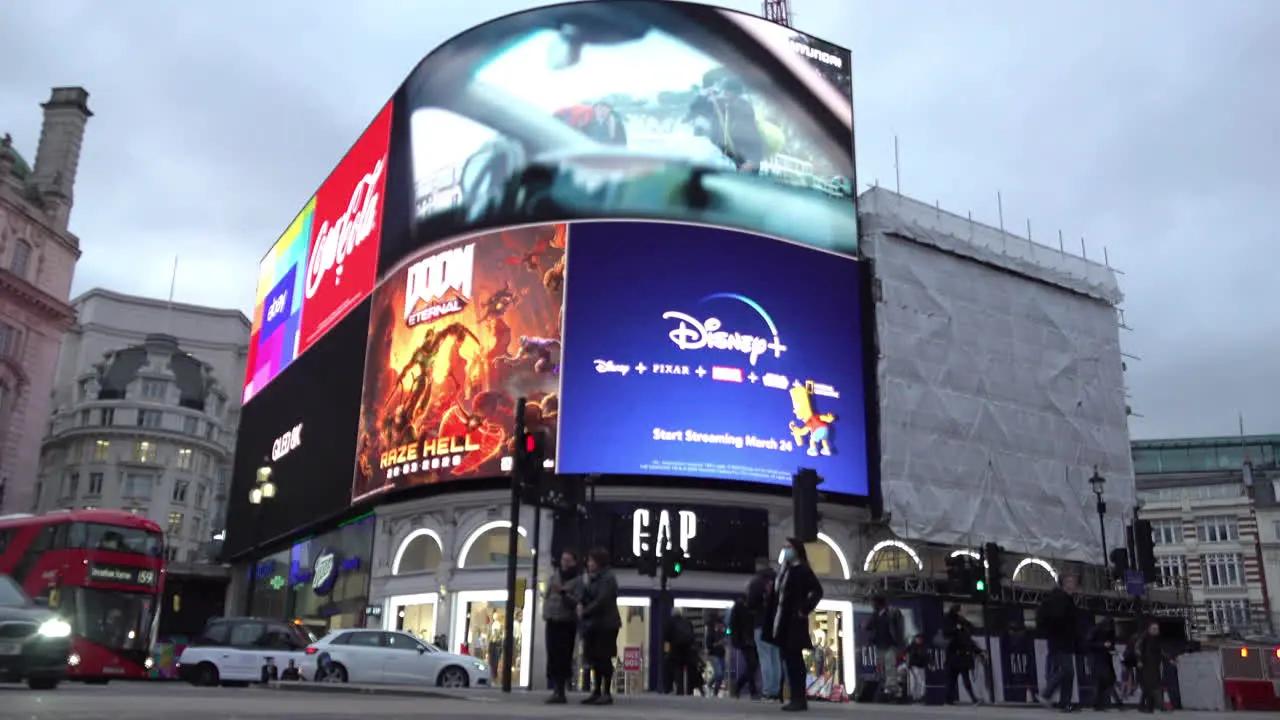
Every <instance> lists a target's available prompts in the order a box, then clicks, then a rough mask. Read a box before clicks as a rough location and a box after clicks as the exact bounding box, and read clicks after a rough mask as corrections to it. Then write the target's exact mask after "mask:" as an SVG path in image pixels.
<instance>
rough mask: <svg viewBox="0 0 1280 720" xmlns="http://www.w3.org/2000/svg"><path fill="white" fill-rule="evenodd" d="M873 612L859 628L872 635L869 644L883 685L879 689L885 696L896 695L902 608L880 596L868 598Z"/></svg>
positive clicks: (902, 640) (903, 623)
mask: <svg viewBox="0 0 1280 720" xmlns="http://www.w3.org/2000/svg"><path fill="white" fill-rule="evenodd" d="M871 606H872V608H873V612H872V615H871V617H870V618H868V619H867V622H866V623H864V624H863V627H862V629H863V630H865V631H867V633H868V634H869V635H870V636H871V647H873V648H875V650H876V665H877V666H878V667H881V668H882V669H883V670H882V672H881V673H880V676H881V678H882V681H883V683H884V685H883V686H882V687H881V688H880V691H881V692H882V693H883V694H884V696H885V697H890V698H892V697H898V696H899V694H900V692H899V687H898V673H897V669H898V656H899V655H901V654H902V651H903V649H904V648H905V647H906V642H905V632H906V631H905V626H906V621H905V620H904V619H903V617H902V611H901V610H899V609H898V608H896V607H893V606H891V605H890V604H889V601H888V600H886V599H885V597H884V596H883V595H876V596H875V597H873V598H872V599H871Z"/></svg>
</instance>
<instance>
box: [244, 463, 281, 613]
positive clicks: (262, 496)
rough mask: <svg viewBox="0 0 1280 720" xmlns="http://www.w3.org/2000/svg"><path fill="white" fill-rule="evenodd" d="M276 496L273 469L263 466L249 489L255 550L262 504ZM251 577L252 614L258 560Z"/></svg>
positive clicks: (249, 600) (247, 604) (249, 601)
mask: <svg viewBox="0 0 1280 720" xmlns="http://www.w3.org/2000/svg"><path fill="white" fill-rule="evenodd" d="M275 496H276V484H275V483H274V482H272V481H271V468H270V467H269V466H266V465H263V466H262V467H260V468H258V471H257V473H255V474H254V478H253V487H252V488H250V489H249V503H250V504H251V505H253V506H254V507H255V508H256V510H255V512H254V523H253V525H254V530H253V536H252V539H253V545H252V547H253V549H254V550H256V549H257V547H258V538H259V533H260V532H261V531H260V530H259V528H260V527H261V526H262V504H263V503H264V502H267V501H269V500H271V499H273V498H274V497H275ZM251 577H252V578H253V579H252V581H251V582H250V583H249V587H248V590H249V593H248V597H247V598H246V599H245V607H246V608H247V609H249V610H250V612H252V610H253V589H254V585H255V584H256V583H257V582H258V571H257V561H256V560H255V561H254V571H253V574H252V575H251Z"/></svg>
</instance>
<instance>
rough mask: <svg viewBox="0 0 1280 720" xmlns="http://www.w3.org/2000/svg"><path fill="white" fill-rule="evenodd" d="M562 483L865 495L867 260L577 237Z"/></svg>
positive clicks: (603, 235)
mask: <svg viewBox="0 0 1280 720" xmlns="http://www.w3.org/2000/svg"><path fill="white" fill-rule="evenodd" d="M566 274H567V283H566V288H565V309H564V346H563V353H562V367H561V393H562V396H561V406H560V408H561V409H560V432H559V453H558V457H557V471H558V472H560V473H569V474H572V473H600V474H640V475H643V474H648V475H668V476H676V477H700V478H723V479H726V480H741V481H749V482H756V483H768V484H772V485H790V484H791V477H792V475H793V474H794V473H795V472H796V470H798V469H799V468H802V467H806V468H813V469H814V470H817V471H818V473H819V474H820V475H822V476H823V477H824V478H825V480H826V482H825V483H824V484H823V486H822V489H823V491H824V492H832V493H847V494H852V495H867V441H866V437H867V434H866V412H865V410H866V408H865V406H864V386H863V365H862V362H863V358H862V332H861V327H860V325H861V312H860V307H859V305H860V302H861V295H860V293H859V287H858V285H859V277H860V276H859V268H858V266H857V261H855V260H852V259H850V258H846V257H842V256H837V255H834V254H831V253H826V252H822V251H819V250H813V249H810V248H806V247H803V246H800V245H793V244H790V243H786V242H783V241H780V240H774V239H770V238H766V237H761V236H758V235H751V234H746V233H741V232H734V231H731V230H722V229H716V228H708V227H699V226H688V225H675V224H659V223H641V222H625V223H623V222H607V223H574V224H573V225H572V226H571V227H570V230H569V240H568V265H567V273H566Z"/></svg>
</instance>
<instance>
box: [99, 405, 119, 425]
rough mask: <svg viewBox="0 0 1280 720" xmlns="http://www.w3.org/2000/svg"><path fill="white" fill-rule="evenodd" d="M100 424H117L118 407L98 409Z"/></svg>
mask: <svg viewBox="0 0 1280 720" xmlns="http://www.w3.org/2000/svg"><path fill="white" fill-rule="evenodd" d="M98 424H99V425H115V424H116V409H115V408H102V409H101V410H99V411H98Z"/></svg>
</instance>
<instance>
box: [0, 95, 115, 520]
mask: <svg viewBox="0 0 1280 720" xmlns="http://www.w3.org/2000/svg"><path fill="white" fill-rule="evenodd" d="M88 100H89V93H88V92H86V91H85V90H84V89H83V88H54V89H53V92H52V94H51V95H50V98H49V100H48V102H46V103H44V104H43V105H42V107H43V108H44V124H43V128H42V130H41V132H40V142H39V145H38V147H37V149H36V158H35V164H34V165H30V164H28V163H27V161H26V160H25V159H24V158H23V157H22V155H20V154H19V153H18V151H17V150H16V149H15V148H14V144H13V138H12V137H11V136H10V135H8V134H5V135H4V136H3V140H2V141H0V488H3V490H0V513H5V512H15V511H20V512H21V511H27V510H29V509H30V508H31V506H32V501H33V498H32V493H33V491H34V488H35V483H36V475H37V470H38V466H39V461H40V438H41V437H42V436H43V434H44V430H45V424H46V421H47V420H48V418H49V412H50V408H51V398H50V390H51V389H52V387H53V381H54V368H55V367H56V366H57V362H58V347H59V344H60V343H61V341H62V334H63V333H64V332H65V331H66V330H67V329H68V328H69V327H70V326H71V324H72V322H73V320H74V318H75V312H74V311H73V310H72V308H71V305H70V303H69V298H70V295H71V279H72V276H73V275H74V273H75V266H76V261H77V260H78V259H79V258H80V241H79V239H78V238H77V237H76V236H75V235H74V234H72V233H71V232H70V230H69V229H68V227H67V223H68V220H69V219H70V216H71V208H72V206H73V203H74V188H75V181H76V170H77V168H78V166H79V164H80V146H81V142H82V141H83V139H84V130H85V126H86V124H87V123H88V120H89V118H90V117H92V116H93V113H92V112H90V111H89V105H88Z"/></svg>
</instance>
